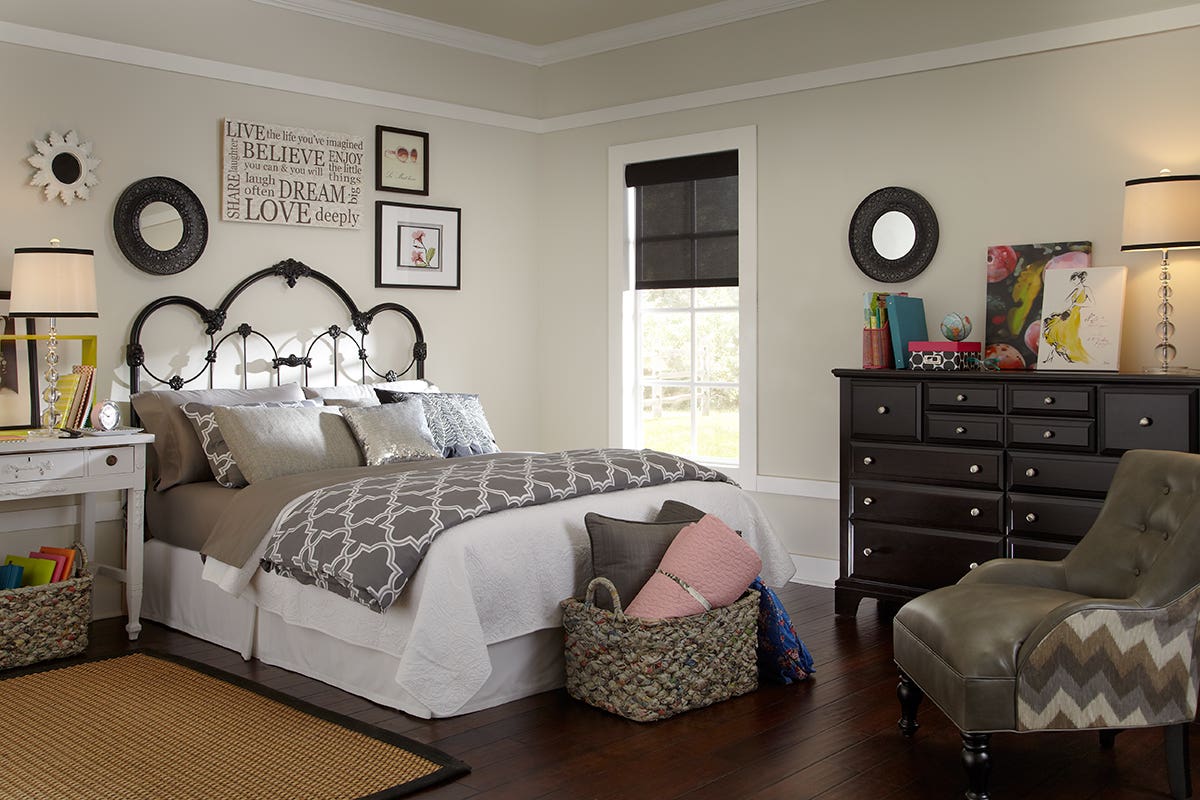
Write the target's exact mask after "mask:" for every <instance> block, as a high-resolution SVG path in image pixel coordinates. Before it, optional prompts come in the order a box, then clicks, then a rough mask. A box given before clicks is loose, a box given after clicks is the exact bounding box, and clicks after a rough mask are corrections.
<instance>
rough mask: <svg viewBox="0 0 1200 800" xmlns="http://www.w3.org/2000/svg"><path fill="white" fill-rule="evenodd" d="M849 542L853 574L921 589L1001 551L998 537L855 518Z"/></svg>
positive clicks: (953, 579) (963, 572)
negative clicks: (897, 525) (877, 522)
mask: <svg viewBox="0 0 1200 800" xmlns="http://www.w3.org/2000/svg"><path fill="white" fill-rule="evenodd" d="M850 545H851V550H850V554H851V564H852V566H853V568H852V571H851V574H852V575H853V576H854V577H855V578H863V579H865V580H872V581H882V582H884V583H896V584H900V585H902V586H914V587H917V588H921V589H936V588H938V587H940V586H949V585H950V584H952V583H955V582H957V581H958V579H959V578H961V577H962V576H963V575H966V574H967V573H968V572H970V571H971V570H972V569H974V568H975V567H977V566H978V565H980V564H982V563H983V562H985V561H990V560H991V559H993V558H999V557H1000V556H1001V555H1002V553H1001V544H1000V539H999V538H998V537H992V536H979V535H975V534H969V533H950V532H931V531H922V530H918V529H914V528H902V527H896V526H891V525H879V524H875V523H861V522H856V523H854V528H853V533H852V537H851V542H850Z"/></svg>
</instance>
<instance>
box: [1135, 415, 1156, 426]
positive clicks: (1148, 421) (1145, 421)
mask: <svg viewBox="0 0 1200 800" xmlns="http://www.w3.org/2000/svg"><path fill="white" fill-rule="evenodd" d="M1153 424H1154V420H1152V419H1150V418H1149V417H1142V418H1141V419H1139V420H1138V425H1141V426H1142V427H1143V428H1149V427H1150V426H1151V425H1153Z"/></svg>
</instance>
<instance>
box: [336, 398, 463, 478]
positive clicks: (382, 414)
mask: <svg viewBox="0 0 1200 800" xmlns="http://www.w3.org/2000/svg"><path fill="white" fill-rule="evenodd" d="M342 416H343V417H345V419H346V422H347V423H349V425H350V431H351V433H353V434H354V438H355V439H357V440H358V446H359V447H360V448H362V451H363V455H364V456H365V457H366V459H367V464H369V465H371V466H375V465H377V464H394V463H397V462H400V461H421V460H424V459H427V458H441V457H442V453H441V451H440V450H439V449H438V448H436V447H434V445H433V434H432V433H430V431H429V424H428V423H427V422H426V421H425V411H424V409H423V408H422V407H421V404H420V403H389V404H387V405H381V406H366V407H363V408H343V409H342Z"/></svg>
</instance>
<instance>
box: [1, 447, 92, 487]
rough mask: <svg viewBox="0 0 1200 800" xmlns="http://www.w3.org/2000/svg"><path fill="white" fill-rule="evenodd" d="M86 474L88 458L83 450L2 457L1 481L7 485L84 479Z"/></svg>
mask: <svg viewBox="0 0 1200 800" xmlns="http://www.w3.org/2000/svg"><path fill="white" fill-rule="evenodd" d="M86 474H87V457H86V454H85V452H84V451H82V450H61V451H57V452H55V451H51V452H48V453H23V454H21V455H16V454H14V455H7V456H0V481H3V482H5V483H23V482H26V481H46V480H56V479H60V478H82V477H83V476H84V475H86Z"/></svg>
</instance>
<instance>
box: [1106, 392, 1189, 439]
mask: <svg viewBox="0 0 1200 800" xmlns="http://www.w3.org/2000/svg"><path fill="white" fill-rule="evenodd" d="M1100 398H1101V408H1102V410H1101V417H1100V420H1101V422H1100V447H1101V448H1102V450H1101V452H1104V453H1111V454H1113V455H1119V454H1121V453H1123V452H1125V451H1126V450H1137V449H1145V450H1179V451H1181V452H1184V453H1187V452H1195V447H1196V422H1195V420H1196V393H1195V391H1193V390H1191V389H1167V390H1162V391H1157V392H1151V391H1144V390H1132V391H1124V390H1120V389H1111V390H1104V389H1102V390H1101V393H1100Z"/></svg>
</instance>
